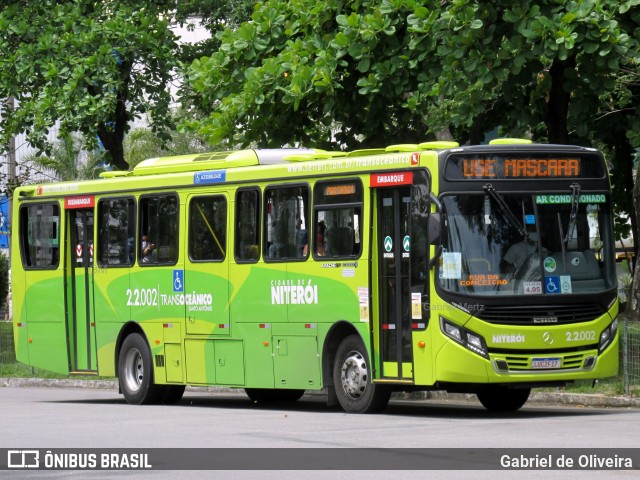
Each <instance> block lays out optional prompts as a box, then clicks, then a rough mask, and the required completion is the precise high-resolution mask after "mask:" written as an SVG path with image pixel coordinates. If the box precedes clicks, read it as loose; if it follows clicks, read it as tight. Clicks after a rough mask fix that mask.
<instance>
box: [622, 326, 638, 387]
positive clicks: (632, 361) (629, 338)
mask: <svg viewBox="0 0 640 480" xmlns="http://www.w3.org/2000/svg"><path fill="white" fill-rule="evenodd" d="M620 334H621V335H620V374H619V375H620V376H622V381H623V383H624V392H625V394H627V395H629V394H631V393H632V389H634V390H635V392H637V391H638V389H639V388H640V322H639V321H632V320H629V319H626V318H625V319H623V321H622V331H621V332H620Z"/></svg>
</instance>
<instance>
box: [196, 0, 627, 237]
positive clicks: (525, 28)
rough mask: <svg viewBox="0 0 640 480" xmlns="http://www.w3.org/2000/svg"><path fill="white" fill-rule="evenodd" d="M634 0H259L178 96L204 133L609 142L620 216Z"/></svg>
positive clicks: (247, 138)
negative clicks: (495, 133) (499, 136)
mask: <svg viewBox="0 0 640 480" xmlns="http://www.w3.org/2000/svg"><path fill="white" fill-rule="evenodd" d="M639 6H640V0H623V1H619V2H610V1H608V0H562V1H558V0H533V1H529V0H527V1H525V0H515V1H514V0H492V1H488V0H464V1H463V0H453V1H450V2H431V1H426V0H347V1H339V0H313V1H312V0H291V1H285V0H268V1H264V2H263V3H260V4H257V5H256V9H255V11H254V12H253V15H252V21H251V22H249V23H243V24H242V25H240V26H238V27H237V28H229V29H226V30H224V31H223V32H221V33H219V35H218V39H219V41H220V49H219V50H218V51H217V52H214V53H213V54H211V55H210V56H208V57H203V58H200V59H198V60H196V61H194V62H193V63H192V64H191V66H190V68H189V69H188V72H187V78H188V82H189V87H190V89H191V90H190V91H189V92H188V93H186V92H185V95H184V98H185V99H188V100H189V101H190V102H191V103H192V105H193V106H194V107H195V108H197V109H198V110H199V111H200V112H201V113H202V114H203V115H204V118H203V119H200V120H197V121H189V122H185V125H186V126H187V127H188V128H191V129H194V130H197V131H199V132H201V133H202V134H203V135H205V136H207V137H208V138H209V139H210V140H211V141H212V142H216V143H217V142H220V141H225V140H230V141H232V142H237V143H239V144H242V145H250V144H252V143H259V144H260V145H262V146H283V145H292V144H302V145H305V146H318V147H320V148H367V147H370V146H380V145H385V144H391V143H405V142H412V141H416V140H426V139H429V137H433V136H438V135H440V134H441V133H442V132H444V131H447V130H451V131H453V132H454V134H455V135H454V136H455V138H456V139H457V140H458V141H460V142H461V143H465V142H466V141H469V142H470V143H480V142H481V141H482V139H483V136H484V133H486V132H489V131H491V130H493V129H495V128H496V127H500V128H501V130H502V132H503V133H504V134H506V135H514V134H515V135H521V134H522V133H521V132H525V133H527V134H528V135H530V136H531V137H533V138H534V139H535V140H538V141H543V142H544V141H547V142H555V143H579V144H583V145H598V146H601V147H604V148H605V149H606V150H607V151H609V152H610V155H611V156H610V158H611V161H612V162H611V163H612V166H613V169H612V177H611V178H612V182H613V186H614V192H615V199H614V200H615V202H616V206H617V207H616V208H617V215H618V218H619V219H621V220H622V219H624V218H628V215H629V214H630V213H631V212H632V211H633V206H632V205H633V201H632V197H631V190H632V187H633V178H632V176H633V165H632V162H631V159H632V158H633V156H634V151H635V150H637V149H638V148H640V133H638V132H640V101H639V99H640V82H639V81H638V80H639V79H640V67H639V65H640V48H639V47H640V8H639ZM624 223H625V222H624V221H622V222H621V223H620V228H619V229H618V233H619V234H621V235H622V234H624V230H625V229H628V227H625V226H624ZM636 232H637V228H636V226H635V225H634V235H635V236H636V237H637V233H636ZM636 241H637V238H636Z"/></svg>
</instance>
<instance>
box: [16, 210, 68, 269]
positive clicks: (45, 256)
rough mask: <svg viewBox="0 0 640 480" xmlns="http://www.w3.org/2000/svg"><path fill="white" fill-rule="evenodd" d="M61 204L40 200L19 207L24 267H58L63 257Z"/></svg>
mask: <svg viewBox="0 0 640 480" xmlns="http://www.w3.org/2000/svg"><path fill="white" fill-rule="evenodd" d="M59 225H60V207H59V206H58V204H57V203H51V204H49V203H46V204H45V203H39V204H34V205H25V206H23V207H21V208H20V250H21V253H22V264H23V266H24V267H25V269H30V268H46V269H55V268H57V267H58V264H59V261H60V251H59V250H60V228H59Z"/></svg>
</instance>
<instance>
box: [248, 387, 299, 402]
mask: <svg viewBox="0 0 640 480" xmlns="http://www.w3.org/2000/svg"><path fill="white" fill-rule="evenodd" d="M244 391H245V392H246V394H247V396H248V397H249V398H250V399H251V400H253V401H254V402H256V403H277V402H295V401H296V400H300V398H301V397H302V395H304V392H305V391H304V390H295V389H292V390H285V389H281V388H280V389H278V388H245V389H244Z"/></svg>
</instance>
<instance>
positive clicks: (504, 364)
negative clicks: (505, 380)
mask: <svg viewBox="0 0 640 480" xmlns="http://www.w3.org/2000/svg"><path fill="white" fill-rule="evenodd" d="M496 367H498V370H500V371H502V372H506V371H507V370H509V364H508V363H507V362H506V361H504V360H496Z"/></svg>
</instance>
